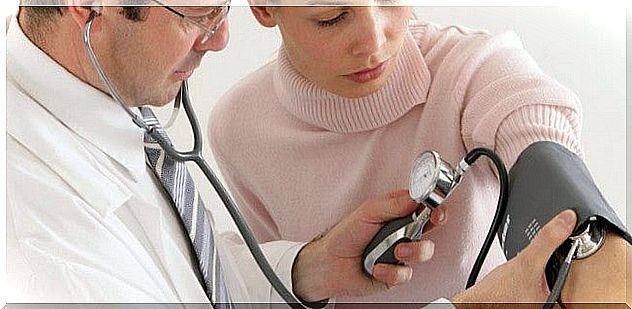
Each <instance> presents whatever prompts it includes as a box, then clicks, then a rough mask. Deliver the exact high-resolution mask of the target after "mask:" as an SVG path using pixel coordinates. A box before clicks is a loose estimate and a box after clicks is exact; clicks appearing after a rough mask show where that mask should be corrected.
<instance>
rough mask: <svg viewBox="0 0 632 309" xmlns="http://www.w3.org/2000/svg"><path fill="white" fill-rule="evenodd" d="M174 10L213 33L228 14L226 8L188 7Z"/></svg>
mask: <svg viewBox="0 0 632 309" xmlns="http://www.w3.org/2000/svg"><path fill="white" fill-rule="evenodd" d="M175 9H176V10H177V11H178V12H180V13H181V14H182V15H184V16H185V17H187V18H188V19H190V20H193V21H194V22H196V23H197V24H199V25H200V26H203V27H204V28H206V29H207V30H209V31H214V30H215V28H217V26H219V24H220V23H221V22H222V21H223V19H224V17H225V16H226V13H228V6H196V7H193V6H188V7H178V8H175Z"/></svg>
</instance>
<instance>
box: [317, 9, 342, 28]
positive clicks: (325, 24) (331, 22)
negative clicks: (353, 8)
mask: <svg viewBox="0 0 632 309" xmlns="http://www.w3.org/2000/svg"><path fill="white" fill-rule="evenodd" d="M348 14H349V13H348V12H342V13H340V14H339V15H338V16H336V17H334V18H332V19H327V20H319V21H318V26H320V27H323V28H326V27H330V26H333V25H335V24H337V23H339V22H341V21H343V20H344V19H345V18H347V15H348Z"/></svg>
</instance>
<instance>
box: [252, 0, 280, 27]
mask: <svg viewBox="0 0 632 309" xmlns="http://www.w3.org/2000/svg"><path fill="white" fill-rule="evenodd" d="M248 2H249V3H250V10H251V11H252V15H254V16H255V18H256V19H257V21H258V22H259V23H260V24H261V25H262V26H264V27H268V28H272V27H274V26H276V25H277V22H276V20H275V19H274V16H272V10H273V9H274V8H273V7H271V6H265V4H266V2H267V1H266V0H248Z"/></svg>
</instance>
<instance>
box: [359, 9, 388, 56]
mask: <svg viewBox="0 0 632 309" xmlns="http://www.w3.org/2000/svg"><path fill="white" fill-rule="evenodd" d="M359 17H360V18H361V19H362V22H360V23H358V25H361V26H360V27H358V31H357V35H356V38H355V40H354V44H353V46H352V47H351V53H352V54H353V55H354V56H362V57H365V56H371V55H373V54H375V53H376V52H378V51H379V50H380V48H381V47H382V45H384V44H385V43H386V41H387V38H386V31H387V27H388V25H387V22H386V19H385V17H384V16H382V13H381V12H380V11H379V9H378V8H376V7H366V8H364V9H363V12H362V13H361V14H359Z"/></svg>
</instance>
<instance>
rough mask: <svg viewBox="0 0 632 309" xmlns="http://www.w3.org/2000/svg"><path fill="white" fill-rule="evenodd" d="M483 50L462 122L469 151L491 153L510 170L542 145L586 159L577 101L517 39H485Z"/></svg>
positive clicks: (507, 36) (468, 90)
mask: <svg viewBox="0 0 632 309" xmlns="http://www.w3.org/2000/svg"><path fill="white" fill-rule="evenodd" d="M478 47H479V49H478V50H479V51H480V53H479V55H473V56H472V58H471V60H472V61H473V62H474V63H475V65H474V68H473V70H472V71H471V72H472V73H471V77H470V79H469V80H468V81H467V87H466V90H465V93H464V108H463V114H462V118H461V123H462V128H461V129H462V135H463V140H464V143H465V146H466V148H467V149H468V150H470V149H473V148H475V147H488V148H491V149H493V150H495V151H496V152H497V153H499V155H500V156H501V158H502V159H503V161H504V162H505V164H506V166H507V168H508V169H509V168H511V166H512V165H513V163H514V162H515V160H516V158H517V157H518V155H519V154H520V153H521V152H522V150H524V149H525V148H526V147H527V146H529V145H530V144H532V143H534V142H537V141H543V140H546V141H553V142H557V143H559V144H561V145H564V146H565V147H567V148H568V149H570V150H571V151H573V152H575V153H577V154H578V155H580V156H582V155H583V153H582V148H581V145H580V142H579V138H580V131H581V105H580V103H579V99H578V98H577V96H576V95H575V94H574V93H573V92H571V91H570V90H569V89H567V88H566V87H564V86H562V85H561V84H559V83H558V82H557V81H555V80H554V79H552V78H551V77H549V76H547V75H546V74H544V73H543V72H542V71H541V69H540V68H539V67H538V66H537V64H536V63H535V61H534V60H533V59H532V58H531V56H530V55H529V54H528V53H527V52H526V51H525V50H524V48H523V47H522V44H521V42H520V41H519V39H518V38H517V37H516V36H515V35H514V34H504V35H500V36H496V37H489V38H486V39H484V41H483V42H482V43H480V44H479V46H478Z"/></svg>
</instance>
